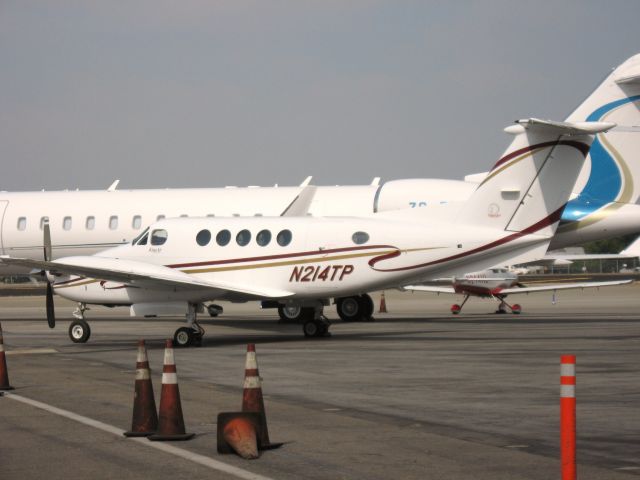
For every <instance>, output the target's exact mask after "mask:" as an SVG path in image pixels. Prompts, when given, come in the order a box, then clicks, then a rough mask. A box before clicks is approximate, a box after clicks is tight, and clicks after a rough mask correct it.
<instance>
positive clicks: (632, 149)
mask: <svg viewBox="0 0 640 480" xmlns="http://www.w3.org/2000/svg"><path fill="white" fill-rule="evenodd" d="M567 121H568V122H581V121H588V122H613V123H616V124H617V125H618V126H617V127H616V128H614V129H612V130H610V131H608V132H607V133H606V134H605V133H600V134H598V135H597V137H596V140H595V141H594V142H593V145H592V147H591V151H590V152H589V156H588V157H587V160H588V161H587V163H586V165H585V168H584V170H583V172H582V174H581V175H580V177H579V179H578V183H577V184H576V188H575V190H574V191H575V192H576V193H577V194H578V197H577V198H575V199H573V200H571V202H569V205H568V206H567V208H566V210H565V212H564V213H563V216H562V218H563V220H569V221H576V220H582V219H584V218H585V217H587V216H588V215H590V214H592V213H593V212H595V211H596V210H600V209H603V208H615V205H611V204H616V203H617V204H623V203H635V202H637V200H638V199H639V198H640V54H638V55H635V56H633V57H631V58H629V59H628V60H626V61H625V62H624V63H623V64H621V65H620V66H619V67H617V68H615V69H614V70H613V71H612V72H611V74H609V75H608V76H607V78H605V80H604V81H603V82H602V83H601V84H600V85H599V86H598V88H596V89H595V90H594V92H593V93H592V94H591V95H589V96H588V97H587V99H586V100H585V101H584V102H582V104H581V105H580V106H579V107H578V108H577V109H576V110H575V111H574V112H573V113H572V114H571V115H569V117H568V118H567ZM594 218H595V217H594Z"/></svg>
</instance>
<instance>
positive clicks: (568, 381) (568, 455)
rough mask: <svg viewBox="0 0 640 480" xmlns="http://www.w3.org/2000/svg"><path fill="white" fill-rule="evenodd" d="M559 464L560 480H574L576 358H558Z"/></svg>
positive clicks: (565, 356)
mask: <svg viewBox="0 0 640 480" xmlns="http://www.w3.org/2000/svg"><path fill="white" fill-rule="evenodd" d="M560 463H561V468H562V480H576V356H575V355H562V356H561V357H560Z"/></svg>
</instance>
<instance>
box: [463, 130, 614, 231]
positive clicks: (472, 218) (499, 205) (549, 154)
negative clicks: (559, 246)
mask: <svg viewBox="0 0 640 480" xmlns="http://www.w3.org/2000/svg"><path fill="white" fill-rule="evenodd" d="M516 123H517V125H513V126H510V127H507V128H506V129H505V131H506V132H507V133H511V134H513V135H515V137H514V139H513V141H512V142H511V145H510V146H509V147H508V148H507V150H506V152H505V153H504V155H503V156H502V158H501V159H500V160H498V162H497V163H496V164H495V165H494V167H493V168H492V169H491V171H490V172H489V173H488V174H487V176H486V177H485V178H484V180H483V181H482V183H480V184H479V185H478V188H477V189H476V190H475V192H474V193H473V194H472V195H471V197H470V198H469V200H468V201H467V203H466V205H465V206H464V207H463V208H462V210H461V212H460V214H459V216H458V222H460V223H461V224H465V225H470V226H478V227H487V228H496V229H501V230H505V231H507V232H522V233H525V234H526V233H537V234H539V235H544V236H547V237H551V236H552V235H553V234H554V232H555V229H556V227H557V223H558V221H559V220H560V216H561V214H562V210H563V208H564V206H565V204H566V203H567V201H568V200H569V196H570V194H571V190H572V187H573V185H574V184H575V181H576V178H577V177H578V175H579V173H580V170H581V169H582V166H583V163H584V160H585V157H586V155H587V153H588V152H589V148H590V146H591V143H592V141H593V139H594V135H595V134H597V133H600V132H604V131H607V130H609V129H611V128H612V127H614V126H615V125H614V124H612V123H606V122H552V121H546V120H539V119H535V118H531V119H527V120H519V121H518V122H516Z"/></svg>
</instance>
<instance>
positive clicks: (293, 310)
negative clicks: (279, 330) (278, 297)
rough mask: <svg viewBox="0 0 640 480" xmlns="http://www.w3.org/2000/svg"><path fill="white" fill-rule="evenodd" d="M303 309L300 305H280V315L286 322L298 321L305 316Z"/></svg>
mask: <svg viewBox="0 0 640 480" xmlns="http://www.w3.org/2000/svg"><path fill="white" fill-rule="evenodd" d="M303 310H304V309H303V308H302V307H301V306H300V305H280V306H278V315H279V316H280V320H282V321H283V322H285V323H297V322H299V321H300V320H302V317H303V316H304V313H305V312H303Z"/></svg>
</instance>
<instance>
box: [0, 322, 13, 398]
mask: <svg viewBox="0 0 640 480" xmlns="http://www.w3.org/2000/svg"><path fill="white" fill-rule="evenodd" d="M2 390H13V387H12V386H11V385H9V371H8V370H7V358H6V356H5V354H4V340H3V338H2V324H0V391H2Z"/></svg>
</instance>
